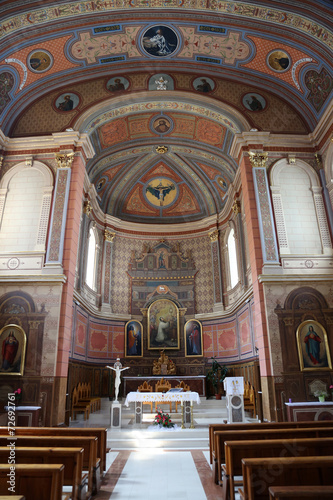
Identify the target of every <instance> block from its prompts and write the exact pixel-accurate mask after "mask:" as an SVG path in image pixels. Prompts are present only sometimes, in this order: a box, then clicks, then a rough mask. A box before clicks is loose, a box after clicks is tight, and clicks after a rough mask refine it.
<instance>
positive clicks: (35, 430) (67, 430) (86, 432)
mask: <svg viewBox="0 0 333 500" xmlns="http://www.w3.org/2000/svg"><path fill="white" fill-rule="evenodd" d="M0 435H6V436H8V428H7V427H0ZM15 435H16V436H20V435H25V436H95V437H97V438H98V442H97V460H98V459H99V458H100V460H101V470H102V471H106V447H107V429H106V427H84V428H80V427H16V428H15Z"/></svg>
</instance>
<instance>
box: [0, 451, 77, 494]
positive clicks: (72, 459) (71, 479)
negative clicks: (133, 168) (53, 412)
mask: <svg viewBox="0 0 333 500" xmlns="http://www.w3.org/2000/svg"><path fill="white" fill-rule="evenodd" d="M14 456H15V465H16V464H63V465H64V467H65V469H64V485H69V486H71V487H72V496H73V498H77V495H78V489H79V488H80V485H81V481H82V470H83V448H62V447H61V448H47V447H35V448H31V447H30V448H29V447H20V446H15V450H14ZM9 458H10V456H9V450H8V447H7V446H1V447H0V463H1V464H7V463H8V459H9Z"/></svg>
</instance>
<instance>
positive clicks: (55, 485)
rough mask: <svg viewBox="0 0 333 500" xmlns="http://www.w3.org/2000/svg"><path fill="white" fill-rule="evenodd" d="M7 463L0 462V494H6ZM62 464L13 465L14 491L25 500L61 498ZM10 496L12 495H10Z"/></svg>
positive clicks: (8, 468) (8, 470) (57, 499)
mask: <svg viewBox="0 0 333 500" xmlns="http://www.w3.org/2000/svg"><path fill="white" fill-rule="evenodd" d="M10 467H11V466H10V465H9V464H6V465H4V464H0V494H1V495H5V494H8V483H7V480H8V474H9V473H10V470H11V469H10ZM63 483H64V466H63V465H59V464H56V465H55V464H48V465H45V464H38V465H37V466H36V465H31V464H18V465H16V466H15V493H18V494H20V495H23V496H24V497H25V498H26V500H37V499H38V500H62V489H63ZM10 498H12V497H10Z"/></svg>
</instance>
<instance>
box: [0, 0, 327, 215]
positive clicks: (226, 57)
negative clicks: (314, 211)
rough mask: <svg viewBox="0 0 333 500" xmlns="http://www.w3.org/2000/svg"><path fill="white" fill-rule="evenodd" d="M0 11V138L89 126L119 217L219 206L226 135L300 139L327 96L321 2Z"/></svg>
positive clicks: (101, 192)
mask: <svg viewBox="0 0 333 500" xmlns="http://www.w3.org/2000/svg"><path fill="white" fill-rule="evenodd" d="M318 4H320V6H321V9H320V10H318V8H317V7H318ZM0 12H1V14H0V115H1V124H2V125H1V126H2V130H3V132H4V133H5V134H6V135H7V136H9V137H27V136H34V135H36V136H39V135H49V134H52V133H55V132H65V131H66V129H74V130H78V131H80V132H84V133H87V134H89V136H90V139H91V142H92V144H93V147H94V149H95V152H96V155H95V157H94V158H92V159H91V160H90V161H89V163H88V165H87V171H88V174H89V177H90V180H91V182H92V184H94V186H95V188H96V192H97V195H98V202H99V204H100V207H101V209H102V210H103V211H104V213H107V214H109V215H111V216H114V217H118V218H120V219H124V220H127V221H141V222H148V223H149V222H158V221H159V222H162V223H175V222H182V221H189V220H200V219H202V218H204V217H208V216H211V215H213V214H216V213H219V212H221V210H223V207H224V206H225V203H226V201H227V198H228V188H229V186H230V184H231V183H232V182H233V180H234V176H235V172H236V169H237V166H236V165H235V162H234V159H233V158H231V157H230V146H231V143H232V140H233V138H234V137H235V135H237V134H239V133H241V132H244V131H250V130H251V129H256V130H258V131H266V132H270V133H274V134H290V133H293V134H298V135H307V134H309V133H311V132H312V131H313V130H314V129H315V127H316V126H317V124H318V122H319V121H320V119H321V117H322V116H323V115H324V113H325V111H326V110H327V108H328V106H329V104H330V102H331V98H332V91H333V75H332V67H331V57H332V48H333V33H332V4H331V3H330V2H328V1H325V0H319V1H317V2H314V1H311V0H305V1H304V2H295V1H291V2H283V1H281V0H275V1H274V0H273V1H270V2H265V1H263V0H258V1H257V2H256V3H254V2H252V1H249V0H247V1H243V2H237V1H228V2H216V1H214V0H212V1H210V2H207V3H205V6H204V7H203V5H202V2H201V1H199V0H192V1H191V2H186V1H184V0H181V1H180V2H179V1H177V2H176V1H175V0H170V1H168V3H167V8H166V7H165V2H164V1H162V0H147V1H146V2H145V3H142V2H141V1H140V2H138V1H137V0H131V1H130V2H128V3H126V2H120V0H114V1H102V0H97V1H73V2H68V1H59V2H57V3H54V2H52V1H49V0H46V1H43V2H40V1H39V2H38V1H36V2H29V3H27V2H25V1H23V0H22V1H12V2H2V1H0Z"/></svg>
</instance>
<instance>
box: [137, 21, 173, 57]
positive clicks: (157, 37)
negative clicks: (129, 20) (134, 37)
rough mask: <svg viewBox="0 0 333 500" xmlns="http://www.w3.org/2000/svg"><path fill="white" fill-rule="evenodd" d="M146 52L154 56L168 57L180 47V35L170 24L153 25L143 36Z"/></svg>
mask: <svg viewBox="0 0 333 500" xmlns="http://www.w3.org/2000/svg"><path fill="white" fill-rule="evenodd" d="M142 46H143V49H144V50H145V52H146V53H147V54H149V55H151V56H154V57H168V56H170V55H171V54H172V53H173V52H174V51H175V50H176V49H177V47H178V37H177V35H176V33H175V31H174V30H173V29H171V28H169V27H168V26H153V27H151V28H149V29H147V30H146V31H145V32H144V34H143V37H142Z"/></svg>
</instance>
